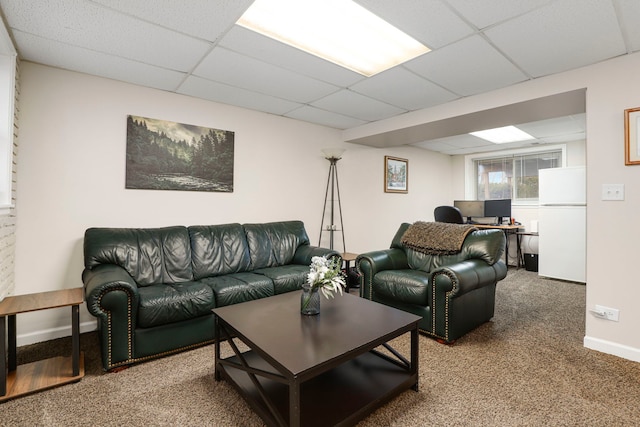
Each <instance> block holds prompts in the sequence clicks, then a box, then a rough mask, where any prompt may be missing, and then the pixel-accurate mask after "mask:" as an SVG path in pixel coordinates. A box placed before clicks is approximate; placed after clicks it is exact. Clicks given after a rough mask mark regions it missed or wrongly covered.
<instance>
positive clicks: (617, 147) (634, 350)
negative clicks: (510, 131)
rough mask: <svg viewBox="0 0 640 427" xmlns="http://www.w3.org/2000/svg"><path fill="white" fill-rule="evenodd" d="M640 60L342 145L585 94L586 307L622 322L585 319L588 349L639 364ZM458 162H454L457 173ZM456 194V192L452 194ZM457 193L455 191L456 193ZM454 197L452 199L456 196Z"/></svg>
mask: <svg viewBox="0 0 640 427" xmlns="http://www.w3.org/2000/svg"><path fill="white" fill-rule="evenodd" d="M639 68H640V54H638V53H636V54H633V55H627V56H623V57H619V58H615V59H612V60H609V61H605V62H602V63H599V64H596V65H592V66H589V67H584V68H581V69H577V70H573V71H568V72H565V73H560V74H556V75H552V76H548V77H544V78H540V79H536V80H533V81H529V82H525V83H522V84H518V85H514V86H511V87H508V88H505V89H500V90H496V91H493V92H490V93H486V94H481V95H476V96H472V97H468V98H464V99H460V100H457V101H454V102H450V103H448V104H445V105H442V106H438V107H434V108H430V109H426V110H421V111H418V112H414V113H409V114H405V115H403V116H400V117H396V118H393V119H389V120H385V121H381V122H377V123H375V124H372V125H369V126H361V127H359V128H354V129H350V130H348V131H345V132H344V136H343V137H344V138H345V140H351V139H354V138H359V137H363V136H367V135H370V134H374V133H378V132H383V131H389V130H393V129H397V128H400V127H406V126H412V125H416V124H420V123H424V122H429V121H433V120H440V119H445V118H448V117H454V116H458V115H461V114H465V113H470V112H474V111H480V110H485V109H489V108H494V107H498V106H502V105H508V104H512V103H515V102H520V101H525V100H527V99H533V98H539V97H543V96H547V95H552V94H556V93H561V92H566V91H571V90H575V89H581V88H586V89H587V91H586V96H587V104H586V105H587V108H586V109H587V111H586V118H587V119H586V120H587V142H586V165H587V307H586V309H589V308H593V306H594V305H596V304H599V305H604V306H607V307H611V308H617V309H619V310H620V321H619V322H611V321H606V320H602V319H597V318H595V317H593V316H591V315H590V314H589V313H588V312H586V313H585V316H586V334H585V335H586V336H585V340H584V343H585V345H586V346H587V347H589V348H593V349H597V350H600V351H604V352H607V353H611V354H615V355H619V356H621V357H625V358H628V359H631V360H636V361H640V334H638V325H640V286H638V274H637V272H636V269H635V266H636V264H637V258H638V257H637V238H636V236H637V234H638V233H637V231H636V230H635V220H636V219H637V217H638V212H640V166H625V165H624V122H623V112H624V110H625V109H626V108H634V107H638V106H640V96H639V95H638V94H640V80H638V79H637V78H635V77H634V76H635V75H636V74H637V73H636V71H637V70H638V69H639ZM458 162H459V161H454V164H455V165H457V164H458ZM603 184H624V185H625V200H624V201H619V202H612V201H602V200H601V192H602V185H603ZM456 188H458V187H456ZM456 191H458V190H456ZM454 194H455V193H454Z"/></svg>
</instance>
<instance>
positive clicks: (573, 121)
mask: <svg viewBox="0 0 640 427" xmlns="http://www.w3.org/2000/svg"><path fill="white" fill-rule="evenodd" d="M517 127H518V128H519V129H521V130H523V131H525V132H527V133H528V134H529V135H531V136H535V137H536V138H545V137H549V136H553V135H556V136H557V135H571V134H579V133H583V132H584V131H585V130H586V126H585V114H578V115H575V116H566V117H557V118H554V119H549V120H540V121H537V122H532V123H524V124H518V125H517Z"/></svg>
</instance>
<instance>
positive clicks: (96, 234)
mask: <svg viewBox="0 0 640 427" xmlns="http://www.w3.org/2000/svg"><path fill="white" fill-rule="evenodd" d="M84 263H85V267H86V268H89V269H91V268H93V267H96V266H98V265H100V264H115V265H119V266H120V267H122V268H124V269H125V270H127V272H128V273H129V275H130V276H131V277H132V278H133V280H135V281H136V283H137V284H138V286H147V285H152V284H158V283H180V282H186V281H190V280H193V273H192V270H191V245H190V243H189V233H188V232H187V229H186V227H182V226H175V227H164V228H89V229H88V230H87V231H86V232H85V237H84Z"/></svg>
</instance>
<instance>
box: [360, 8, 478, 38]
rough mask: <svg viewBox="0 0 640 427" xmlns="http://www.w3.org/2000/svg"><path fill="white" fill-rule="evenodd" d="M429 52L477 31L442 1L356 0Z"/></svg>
mask: <svg viewBox="0 0 640 427" xmlns="http://www.w3.org/2000/svg"><path fill="white" fill-rule="evenodd" d="M356 3H360V4H361V5H362V6H364V7H365V8H367V9H368V10H370V11H371V12H373V13H375V14H376V15H378V16H381V17H383V18H384V19H385V20H386V21H387V22H389V23H390V24H393V25H394V26H396V27H397V28H399V29H400V30H402V31H404V32H405V33H407V34H409V35H410V36H412V37H413V38H415V39H416V40H418V41H420V42H422V43H424V44H425V45H426V46H427V47H429V48H430V49H437V48H439V47H442V46H444V45H447V44H449V43H452V42H454V41H456V40H460V39H462V38H464V37H467V36H469V35H471V34H473V32H474V30H473V28H471V27H470V26H469V25H468V24H466V23H465V22H464V21H463V20H462V19H461V18H460V17H459V16H457V15H456V14H455V13H453V12H452V11H451V9H449V8H448V7H447V6H446V5H445V4H443V3H442V1H440V0H394V1H388V0H356Z"/></svg>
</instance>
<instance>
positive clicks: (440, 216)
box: [433, 206, 464, 224]
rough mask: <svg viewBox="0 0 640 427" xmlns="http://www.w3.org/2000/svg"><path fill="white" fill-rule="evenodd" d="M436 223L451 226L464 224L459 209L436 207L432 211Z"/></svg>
mask: <svg viewBox="0 0 640 427" xmlns="http://www.w3.org/2000/svg"><path fill="white" fill-rule="evenodd" d="M433 217H434V218H435V220H436V222H449V223H452V224H464V219H463V218H462V213H461V212H460V209H458V208H456V207H455V206H438V207H437V208H435V209H434V211H433Z"/></svg>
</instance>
